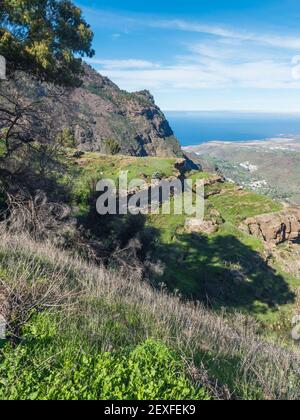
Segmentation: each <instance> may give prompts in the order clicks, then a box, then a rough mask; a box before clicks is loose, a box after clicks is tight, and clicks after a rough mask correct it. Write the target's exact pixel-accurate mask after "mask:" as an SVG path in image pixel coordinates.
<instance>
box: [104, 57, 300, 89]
mask: <svg viewBox="0 0 300 420" xmlns="http://www.w3.org/2000/svg"><path fill="white" fill-rule="evenodd" d="M100 72H102V73H104V75H106V76H108V77H110V78H112V79H113V80H114V81H115V82H117V83H118V84H119V85H120V86H121V87H122V88H125V89H128V90H139V89H143V88H148V89H155V90H156V89H158V90H178V89H183V90H186V91H188V90H191V91H193V90H197V89H220V88H230V87H234V88H259V89H295V88H298V89H299V88H300V83H299V82H298V81H297V80H295V79H296V78H295V77H294V78H293V75H292V69H291V67H290V66H289V65H288V64H287V63H277V62H275V61H271V60H266V61H258V62H248V63H240V64H231V63H226V62H222V61H217V60H214V59H213V60H205V61H204V62H203V63H198V64H194V65H192V64H189V65H188V64H186V65H184V64H178V65H174V66H159V65H157V68H152V69H151V68H148V69H146V68H145V69H141V68H139V69H138V68H132V69H124V68H123V69H122V68H118V69H117V68H116V67H111V68H108V67H106V68H103V69H101V70H100Z"/></svg>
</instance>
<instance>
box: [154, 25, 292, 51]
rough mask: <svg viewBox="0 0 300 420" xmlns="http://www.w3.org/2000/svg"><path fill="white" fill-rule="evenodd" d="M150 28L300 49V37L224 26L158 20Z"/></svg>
mask: <svg viewBox="0 0 300 420" xmlns="http://www.w3.org/2000/svg"><path fill="white" fill-rule="evenodd" d="M149 24H150V26H153V27H157V28H165V29H177V30H181V31H185V32H196V33H202V34H208V35H215V36H217V37H221V38H229V39H236V40H240V41H252V42H256V43H259V44H263V45H268V46H271V47H279V48H286V49H290V50H299V49H300V37H291V36H285V35H282V36H281V35H275V34H256V33H252V32H240V31H233V30H230V29H226V28H223V27H222V26H214V25H204V24H201V23H197V22H189V21H185V20H179V19H174V20H156V21H151V22H149Z"/></svg>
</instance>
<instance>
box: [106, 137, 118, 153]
mask: <svg viewBox="0 0 300 420" xmlns="http://www.w3.org/2000/svg"><path fill="white" fill-rule="evenodd" d="M105 148H106V153H107V154H109V155H113V156H114V155H117V154H118V153H120V151H121V147H120V145H119V143H118V142H117V141H116V140H114V139H108V140H106V142H105Z"/></svg>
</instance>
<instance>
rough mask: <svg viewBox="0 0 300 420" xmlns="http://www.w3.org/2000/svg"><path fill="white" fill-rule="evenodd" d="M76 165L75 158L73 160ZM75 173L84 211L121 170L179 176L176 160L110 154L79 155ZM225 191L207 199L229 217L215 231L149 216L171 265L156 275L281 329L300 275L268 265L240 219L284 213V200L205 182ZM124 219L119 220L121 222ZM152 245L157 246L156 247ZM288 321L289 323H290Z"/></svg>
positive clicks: (148, 225) (210, 207)
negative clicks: (196, 231)
mask: <svg viewBox="0 0 300 420" xmlns="http://www.w3.org/2000/svg"><path fill="white" fill-rule="evenodd" d="M71 162H72V165H71V167H72V168H73V167H74V165H73V162H74V161H73V160H71ZM75 162H76V164H77V173H76V176H75V178H74V201H75V202H76V203H77V204H79V207H80V209H81V212H83V213H84V212H86V211H87V208H88V204H89V203H88V198H89V196H90V193H91V191H93V189H94V186H95V182H96V181H98V180H99V179H100V178H104V177H105V178H112V179H113V180H115V181H116V182H117V180H118V176H119V172H120V170H123V171H128V179H129V181H130V180H132V179H134V178H139V177H143V178H144V179H145V180H147V181H150V180H151V177H152V175H153V174H155V173H157V172H158V173H160V174H161V175H162V176H164V177H169V176H172V175H174V174H175V173H176V170H175V168H174V164H175V162H176V160H175V159H163V158H134V157H122V156H115V157H107V156H102V155H99V154H97V153H88V154H85V156H84V157H83V158H81V159H79V160H76V161H75ZM210 177H211V174H208V173H203V172H192V173H190V174H189V178H190V179H192V180H193V181H194V182H195V181H196V180H198V179H206V180H207V179H209V178H210ZM214 190H217V192H220V191H221V194H216V195H211V196H210V197H209V199H208V200H206V208H207V211H206V217H208V218H210V213H211V212H212V211H214V210H217V211H218V212H219V213H220V215H221V218H223V220H224V221H225V223H224V224H222V225H221V226H220V229H219V230H218V232H217V233H215V234H212V235H209V236H205V235H202V236H200V235H193V234H187V233H186V231H185V229H184V226H185V221H186V220H185V216H181V215H172V216H168V215H151V216H148V217H147V218H146V220H145V222H144V223H145V228H144V235H145V237H146V241H148V240H149V244H150V245H149V252H150V253H151V256H152V258H153V259H154V260H157V261H158V263H159V264H160V263H161V262H162V264H163V266H164V267H165V270H164V273H163V274H162V273H161V272H160V274H159V276H157V278H156V279H155V280H154V282H155V283H156V284H159V283H165V284H166V285H167V286H168V288H169V289H170V290H172V291H174V290H178V291H179V292H180V293H181V294H183V295H184V296H186V297H188V298H191V297H193V298H196V299H200V300H201V301H205V302H207V303H209V304H210V305H212V306H213V307H215V308H220V307H222V306H226V307H227V308H232V309H234V310H239V311H245V312H246V313H250V314H251V315H254V316H256V317H257V318H258V319H259V320H261V321H263V322H264V323H265V326H267V327H268V328H271V329H278V328H279V329H280V328H282V327H281V326H280V325H281V324H280V323H284V324H286V321H287V318H288V317H289V316H290V312H291V311H292V310H293V305H294V300H295V295H294V290H295V288H298V287H299V286H300V280H299V279H296V278H294V277H293V276H291V275H289V274H286V273H284V272H282V270H280V267H278V266H277V267H275V268H274V269H272V268H270V267H268V266H267V265H266V264H265V262H264V259H263V258H262V256H261V255H262V253H263V250H264V247H263V244H262V242H261V241H260V240H259V239H257V238H254V237H252V236H249V235H247V234H245V233H243V232H242V231H240V230H239V229H238V227H239V225H240V223H241V222H242V220H244V219H245V218H248V217H252V216H256V215H259V214H265V213H271V212H276V211H279V210H280V209H281V208H282V206H281V204H279V203H278V202H275V201H273V200H272V199H270V198H268V197H264V196H260V195H258V194H255V193H253V192H251V191H247V190H239V189H237V188H236V187H235V186H234V185H233V184H230V183H225V184H224V183H217V184H214V185H212V186H208V187H206V192H209V193H212V192H213V191H214ZM117 223H120V221H117ZM152 245H153V247H152ZM285 326H286V325H285Z"/></svg>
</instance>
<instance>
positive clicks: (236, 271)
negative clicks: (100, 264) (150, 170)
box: [87, 207, 295, 313]
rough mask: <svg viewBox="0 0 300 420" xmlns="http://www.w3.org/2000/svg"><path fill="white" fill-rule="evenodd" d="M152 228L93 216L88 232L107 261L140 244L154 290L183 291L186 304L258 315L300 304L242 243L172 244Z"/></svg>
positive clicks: (192, 239)
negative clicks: (133, 243)
mask: <svg viewBox="0 0 300 420" xmlns="http://www.w3.org/2000/svg"><path fill="white" fill-rule="evenodd" d="M91 208H92V209H93V207H91ZM146 222H147V219H146V217H145V216H143V215H137V216H132V215H128V216H99V215H97V214H96V212H95V210H92V214H91V213H90V214H89V217H88V226H87V227H88V228H89V229H90V230H91V231H92V232H93V235H95V236H96V237H97V238H98V239H100V240H103V241H104V242H105V249H106V252H107V251H108V255H107V261H109V258H110V255H112V254H113V253H114V250H115V249H116V247H119V248H121V249H122V248H126V247H127V244H128V243H129V241H131V240H132V239H133V238H138V239H139V242H140V243H141V247H140V248H138V250H137V253H136V254H135V257H136V258H138V259H139V260H140V261H141V262H147V264H145V266H147V267H150V269H149V270H148V271H149V272H148V277H149V278H150V280H151V283H152V285H153V286H154V287H160V286H161V284H162V283H163V284H165V285H166V286H167V288H168V290H170V291H172V292H174V291H179V293H180V294H181V295H182V297H183V299H189V300H190V299H192V300H198V301H201V302H203V303H205V304H206V305H208V306H211V307H214V308H221V307H227V308H232V309H237V310H243V309H247V310H249V311H251V312H252V313H265V312H267V311H268V310H270V309H271V310H276V309H277V306H278V305H284V304H288V303H292V302H294V300H295V295H294V294H293V292H292V291H291V290H290V287H289V285H288V283H287V281H286V279H285V278H284V277H283V276H281V275H280V274H278V273H276V272H275V271H274V270H273V269H272V268H271V267H270V266H268V264H267V263H266V262H265V260H264V259H263V258H262V256H261V255H260V254H259V253H258V252H256V251H255V250H253V249H252V248H250V247H249V246H247V245H245V244H244V243H242V242H241V241H239V239H238V238H237V237H235V236H233V235H219V236H211V237H207V236H202V235H200V234H187V233H186V234H181V235H176V238H175V239H174V241H173V242H172V243H168V244H166V243H163V242H162V240H161V234H162V232H161V231H160V229H157V228H153V227H149V225H148V224H147V223H146ZM101 252H103V249H102V251H101ZM125 258H126V256H125ZM151 267H152V268H151Z"/></svg>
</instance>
